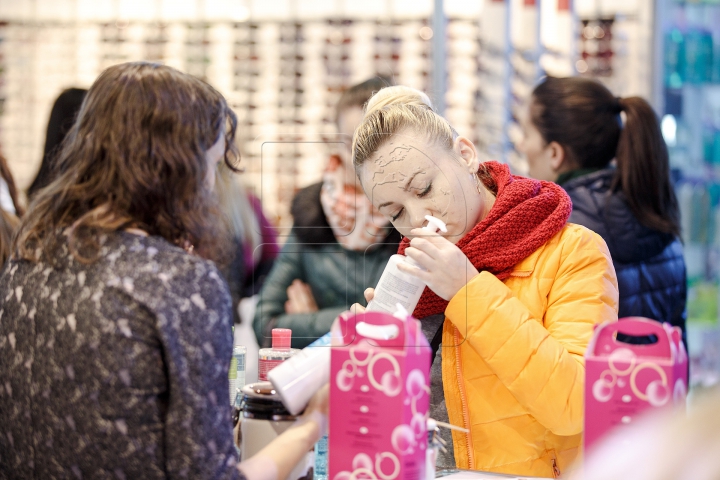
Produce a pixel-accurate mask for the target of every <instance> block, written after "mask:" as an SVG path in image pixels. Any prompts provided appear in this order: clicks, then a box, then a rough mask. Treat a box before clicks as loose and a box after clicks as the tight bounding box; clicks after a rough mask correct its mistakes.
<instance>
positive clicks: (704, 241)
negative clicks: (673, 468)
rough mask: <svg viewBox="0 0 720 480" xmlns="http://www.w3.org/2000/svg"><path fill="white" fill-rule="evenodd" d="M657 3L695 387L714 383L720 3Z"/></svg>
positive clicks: (719, 248)
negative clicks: (677, 178)
mask: <svg viewBox="0 0 720 480" xmlns="http://www.w3.org/2000/svg"><path fill="white" fill-rule="evenodd" d="M658 9H659V10H658V12H659V14H660V15H659V18H660V21H659V22H658V26H657V30H656V35H657V36H658V38H659V39H661V41H662V43H661V45H660V48H661V49H662V50H661V52H662V56H660V57H658V58H662V59H663V65H662V72H659V73H660V80H661V83H660V85H662V87H663V89H664V92H663V96H662V97H663V103H664V108H663V112H662V113H663V116H662V126H663V136H664V137H665V140H666V143H667V145H668V150H669V153H670V163H671V166H672V167H673V168H674V169H675V170H677V171H678V172H679V175H680V177H681V180H680V181H679V182H678V184H677V188H676V192H677V195H678V202H679V204H680V213H681V219H682V230H683V241H684V253H685V261H686V265H687V274H688V304H687V315H688V316H687V332H688V347H689V353H690V360H691V363H690V381H691V385H692V386H694V387H695V388H697V387H701V388H702V387H709V386H712V385H717V384H718V383H720V320H719V318H720V306H719V304H720V5H719V4H718V2H713V3H711V2H677V1H670V0H665V1H661V2H660V5H659V7H658Z"/></svg>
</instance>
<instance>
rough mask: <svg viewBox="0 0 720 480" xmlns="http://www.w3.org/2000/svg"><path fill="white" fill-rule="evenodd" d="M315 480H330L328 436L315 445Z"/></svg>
mask: <svg viewBox="0 0 720 480" xmlns="http://www.w3.org/2000/svg"><path fill="white" fill-rule="evenodd" d="M313 479H314V480H328V436H327V435H323V437H322V438H321V439H320V440H318V442H317V443H316V444H315V476H313Z"/></svg>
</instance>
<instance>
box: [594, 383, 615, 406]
mask: <svg viewBox="0 0 720 480" xmlns="http://www.w3.org/2000/svg"><path fill="white" fill-rule="evenodd" d="M592 392H593V397H595V400H597V401H598V402H602V403H605V402H607V401H608V400H610V398H612V394H613V389H612V387H610V386H608V384H607V383H606V382H605V381H604V380H603V379H602V378H600V379H598V380H595V383H593V387H592Z"/></svg>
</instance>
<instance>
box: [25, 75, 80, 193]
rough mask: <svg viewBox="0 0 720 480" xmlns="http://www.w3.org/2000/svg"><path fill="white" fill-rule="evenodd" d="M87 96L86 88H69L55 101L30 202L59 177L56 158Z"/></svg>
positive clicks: (29, 191) (30, 190)
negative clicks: (56, 169)
mask: <svg viewBox="0 0 720 480" xmlns="http://www.w3.org/2000/svg"><path fill="white" fill-rule="evenodd" d="M86 94H87V90H85V89H84V88H68V89H67V90H64V91H63V92H62V93H61V94H60V95H59V96H58V98H57V99H56V100H55V103H54V104H53V107H52V110H51V111H50V119H49V120H48V126H47V132H46V134H45V147H44V149H43V158H42V162H40V169H39V170H38V173H37V175H36V176H35V179H34V180H33V182H32V184H30V187H29V188H28V190H27V196H28V200H31V199H32V197H34V196H35V194H36V193H37V192H38V191H39V190H40V189H41V188H43V187H45V186H47V185H48V184H50V182H52V181H53V180H54V179H55V177H56V176H57V174H58V172H56V171H55V166H56V163H57V162H56V158H55V157H56V156H57V154H58V153H59V150H60V147H61V145H62V142H63V141H64V140H65V137H66V136H67V134H68V132H69V131H70V129H71V128H72V125H73V123H75V118H76V117H77V113H78V111H79V110H80V105H82V102H83V99H84V98H85V95H86Z"/></svg>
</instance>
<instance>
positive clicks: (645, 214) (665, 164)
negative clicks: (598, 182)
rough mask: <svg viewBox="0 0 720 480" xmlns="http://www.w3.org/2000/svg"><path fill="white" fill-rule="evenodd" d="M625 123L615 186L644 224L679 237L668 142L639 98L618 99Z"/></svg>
mask: <svg viewBox="0 0 720 480" xmlns="http://www.w3.org/2000/svg"><path fill="white" fill-rule="evenodd" d="M620 106H621V107H622V110H623V112H625V126H624V128H623V130H622V132H621V133H620V140H619V141H618V146H617V153H616V155H615V157H616V159H617V172H616V174H615V179H614V181H613V188H614V189H622V191H623V193H625V197H626V198H627V202H628V205H630V208H631V209H632V211H633V213H634V214H635V216H636V217H637V219H638V220H640V223H642V224H643V225H645V226H646V227H649V228H652V229H654V230H658V231H660V232H665V233H672V234H673V235H675V236H678V237H679V236H680V211H679V208H678V202H677V197H675V190H674V189H673V185H672V181H671V179H670V162H669V158H668V151H667V145H665V140H664V139H663V137H662V134H661V132H660V124H659V122H658V119H657V116H656V115H655V112H654V111H653V109H652V107H651V106H650V104H649V103H648V102H646V101H645V100H644V99H642V98H640V97H629V98H624V99H621V100H620Z"/></svg>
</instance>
